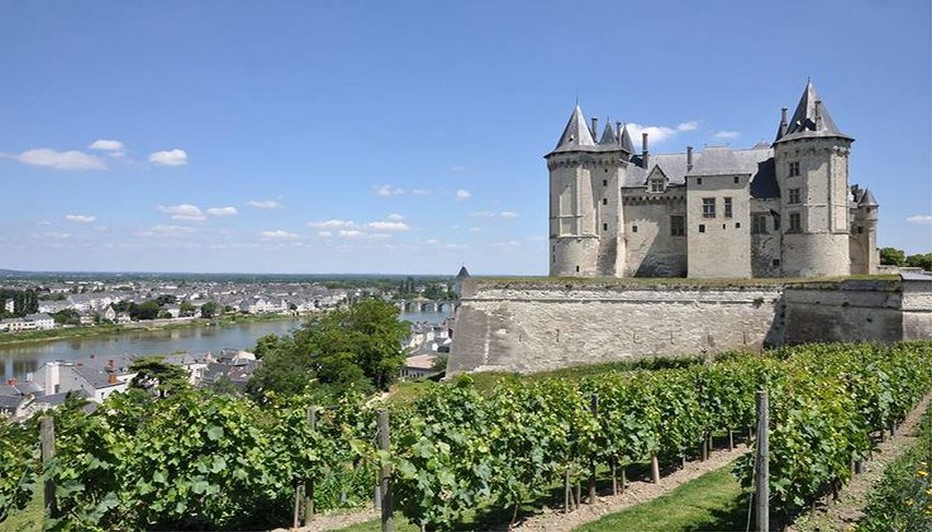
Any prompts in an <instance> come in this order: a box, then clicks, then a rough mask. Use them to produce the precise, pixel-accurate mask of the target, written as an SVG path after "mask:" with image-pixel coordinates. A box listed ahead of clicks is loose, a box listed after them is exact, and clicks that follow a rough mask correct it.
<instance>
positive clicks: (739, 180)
mask: <svg viewBox="0 0 932 532" xmlns="http://www.w3.org/2000/svg"><path fill="white" fill-rule="evenodd" d="M740 183H741V178H740V177H738V176H735V184H736V185H738V184H740Z"/></svg>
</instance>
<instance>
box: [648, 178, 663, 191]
mask: <svg viewBox="0 0 932 532" xmlns="http://www.w3.org/2000/svg"><path fill="white" fill-rule="evenodd" d="M650 191H651V192H663V179H652V180H651V182H650Z"/></svg>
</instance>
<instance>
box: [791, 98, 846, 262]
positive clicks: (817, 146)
mask: <svg viewBox="0 0 932 532" xmlns="http://www.w3.org/2000/svg"><path fill="white" fill-rule="evenodd" d="M784 124H785V125H784ZM852 142H854V138H852V137H850V136H848V135H845V134H844V133H842V132H841V131H839V129H838V127H837V126H835V122H834V121H833V120H832V117H831V115H829V113H828V109H827V108H826V107H825V105H824V104H823V103H822V100H821V99H820V98H819V95H818V94H817V93H816V90H815V87H814V86H813V85H812V82H811V81H810V82H807V83H806V88H805V90H804V91H803V95H802V97H801V98H800V100H799V105H797V107H796V112H795V113H793V117H792V118H791V119H790V121H789V123H788V124H786V123H785V120H781V126H780V128H779V129H778V133H777V139H776V140H775V142H774V145H773V147H774V163H775V166H776V173H777V183H778V185H779V187H780V214H781V219H782V230H783V232H784V235H783V247H782V250H781V251H782V253H781V255H782V268H783V275H784V276H787V277H818V276H835V275H848V274H849V273H850V272H851V260H850V257H849V236H848V232H849V228H850V222H849V218H848V216H849V213H848V195H849V194H848V154H849V153H850V149H851V143H852Z"/></svg>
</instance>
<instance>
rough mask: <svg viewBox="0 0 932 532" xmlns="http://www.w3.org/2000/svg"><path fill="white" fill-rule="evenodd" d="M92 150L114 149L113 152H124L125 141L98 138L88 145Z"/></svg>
mask: <svg viewBox="0 0 932 532" xmlns="http://www.w3.org/2000/svg"><path fill="white" fill-rule="evenodd" d="M88 148H89V149H91V150H101V151H113V152H122V151H126V147H125V146H123V143H122V142H120V141H118V140H105V139H98V140H95V141H94V142H92V143H91V145H90V146H88Z"/></svg>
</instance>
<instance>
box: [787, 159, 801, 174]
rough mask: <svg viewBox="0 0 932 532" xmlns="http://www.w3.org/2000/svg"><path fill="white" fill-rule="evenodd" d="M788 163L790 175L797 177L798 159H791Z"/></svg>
mask: <svg viewBox="0 0 932 532" xmlns="http://www.w3.org/2000/svg"><path fill="white" fill-rule="evenodd" d="M789 165H790V168H789V171H790V177H799V161H793V162H791V163H790V164H789Z"/></svg>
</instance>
